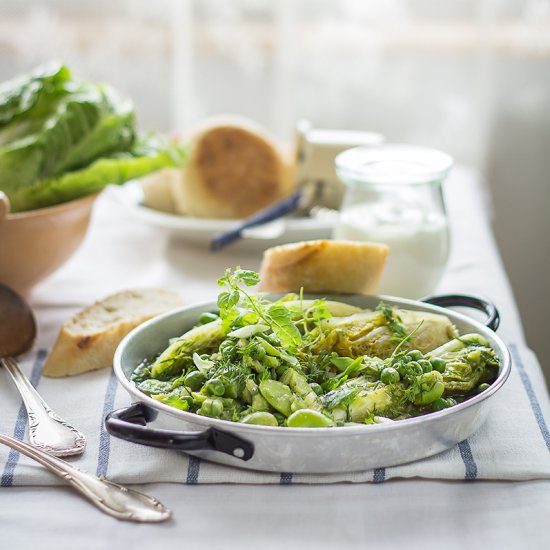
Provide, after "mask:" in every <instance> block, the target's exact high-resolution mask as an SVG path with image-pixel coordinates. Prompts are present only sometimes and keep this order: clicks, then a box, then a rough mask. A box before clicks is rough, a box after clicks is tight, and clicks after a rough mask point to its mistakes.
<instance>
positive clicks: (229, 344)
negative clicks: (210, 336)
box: [218, 339, 237, 360]
mask: <svg viewBox="0 0 550 550" xmlns="http://www.w3.org/2000/svg"><path fill="white" fill-rule="evenodd" d="M218 351H219V352H220V354H221V356H222V357H223V358H224V359H228V360H231V359H233V358H234V357H235V355H237V348H236V347H235V342H234V341H233V340H229V339H228V340H224V341H223V342H222V343H221V344H220V349H219V350H218Z"/></svg>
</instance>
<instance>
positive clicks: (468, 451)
mask: <svg viewBox="0 0 550 550" xmlns="http://www.w3.org/2000/svg"><path fill="white" fill-rule="evenodd" d="M458 450H459V451H460V456H461V457H462V461H463V462H464V466H465V468H466V473H465V474H464V479H465V480H466V481H474V480H475V479H476V478H477V464H476V461H475V460H474V456H473V455H472V448H471V447H470V444H469V443H468V440H467V439H465V440H464V441H461V442H460V443H459V444H458Z"/></svg>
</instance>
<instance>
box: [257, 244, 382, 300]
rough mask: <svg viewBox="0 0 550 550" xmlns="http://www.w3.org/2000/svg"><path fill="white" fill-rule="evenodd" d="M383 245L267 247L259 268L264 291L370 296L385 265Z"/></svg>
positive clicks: (261, 286)
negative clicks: (302, 290) (301, 290)
mask: <svg viewBox="0 0 550 550" xmlns="http://www.w3.org/2000/svg"><path fill="white" fill-rule="evenodd" d="M387 254H388V247H387V246H386V245H384V244H377V243H365V242H354V241H329V240H319V241H305V242H299V243H292V244H285V245H282V246H275V247H273V248H269V249H268V250H266V251H265V252H264V256H263V260H262V264H261V267H260V280H261V283H260V287H259V289H260V290H262V291H266V292H291V291H299V290H300V288H302V287H303V289H304V291H305V292H336V293H339V292H342V293H352V294H374V293H375V292H376V289H377V287H378V282H379V280H380V276H381V274H382V270H383V268H384V264H385V262H386V256H387Z"/></svg>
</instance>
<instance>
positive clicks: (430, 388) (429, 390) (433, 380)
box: [413, 370, 445, 405]
mask: <svg viewBox="0 0 550 550" xmlns="http://www.w3.org/2000/svg"><path fill="white" fill-rule="evenodd" d="M416 384H417V386H416V390H417V392H416V394H415V396H414V401H413V402H414V404H415V405H429V404H430V403H433V402H434V401H435V400H436V399H439V398H440V397H441V396H442V395H443V391H444V390H445V384H444V383H443V376H441V373H439V372H437V371H435V370H433V371H431V372H426V373H424V374H422V375H421V376H419V377H418V380H417V382H416Z"/></svg>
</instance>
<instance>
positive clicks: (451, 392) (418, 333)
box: [132, 268, 499, 427]
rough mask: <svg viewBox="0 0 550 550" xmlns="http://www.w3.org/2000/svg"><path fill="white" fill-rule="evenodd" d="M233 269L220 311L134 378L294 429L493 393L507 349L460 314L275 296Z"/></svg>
mask: <svg viewBox="0 0 550 550" xmlns="http://www.w3.org/2000/svg"><path fill="white" fill-rule="evenodd" d="M258 282H259V277H258V274H257V273H255V272H253V271H247V270H243V269H239V268H237V269H235V270H234V271H231V270H227V272H226V274H225V276H224V277H222V278H221V279H220V280H219V281H218V284H219V285H220V286H222V287H225V288H224V290H223V291H222V292H221V293H220V294H219V296H218V307H219V309H218V310H216V311H215V312H214V311H211V312H205V313H204V314H203V315H201V317H200V318H199V320H198V324H197V325H196V326H195V327H194V328H192V329H191V330H189V331H188V332H186V333H185V334H183V335H182V336H180V337H179V338H175V339H173V340H171V341H170V342H169V343H168V347H167V348H166V349H165V350H164V351H163V352H162V353H160V354H159V355H158V356H157V357H155V358H153V359H150V360H147V361H144V362H143V363H142V364H141V365H140V366H139V367H138V368H137V369H136V370H135V371H134V373H133V375H132V381H133V382H134V383H135V384H136V385H137V387H138V388H139V389H140V390H141V391H142V392H143V393H145V394H147V395H149V396H151V397H152V398H154V399H156V400H158V401H161V402H162V403H166V404H167V405H170V406H172V407H175V408H177V409H181V410H185V411H191V412H194V413H196V414H200V415H204V416H209V417H212V418H220V419H223V420H230V421H234V422H243V423H245V424H261V425H264V426H289V427H321V426H347V425H357V424H372V423H379V422H388V421H392V420H399V419H404V418H410V417H413V416H420V415H423V414H426V413H429V412H432V411H439V410H441V409H444V408H447V407H452V406H453V405H456V404H457V403H459V402H461V401H464V400H465V399H468V398H469V397H471V396H473V395H475V394H476V393H479V392H480V391H483V390H484V389H485V388H487V387H488V384H491V382H493V381H494V380H495V378H496V376H497V373H498V366H499V362H498V358H497V357H496V355H495V353H494V351H493V350H492V349H491V347H490V346H489V342H487V340H486V339H485V338H484V337H482V336H481V335H479V334H465V335H458V333H457V331H456V329H455V327H454V326H453V325H452V323H451V322H450V321H449V319H448V318H447V317H445V316H442V315H437V314H433V313H429V312H417V311H408V310H400V309H394V308H392V307H390V306H389V305H387V304H384V303H380V304H379V305H378V307H377V308H376V309H374V310H362V309H359V308H357V307H354V306H351V305H348V304H344V303H341V302H331V301H328V300H306V299H303V297H302V296H298V295H295V294H291V295H288V296H286V297H284V298H283V299H281V300H278V301H275V302H272V301H269V300H267V299H266V298H265V297H262V296H258V295H253V294H251V293H250V291H249V290H248V287H251V286H254V285H256V284H257V283H258Z"/></svg>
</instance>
